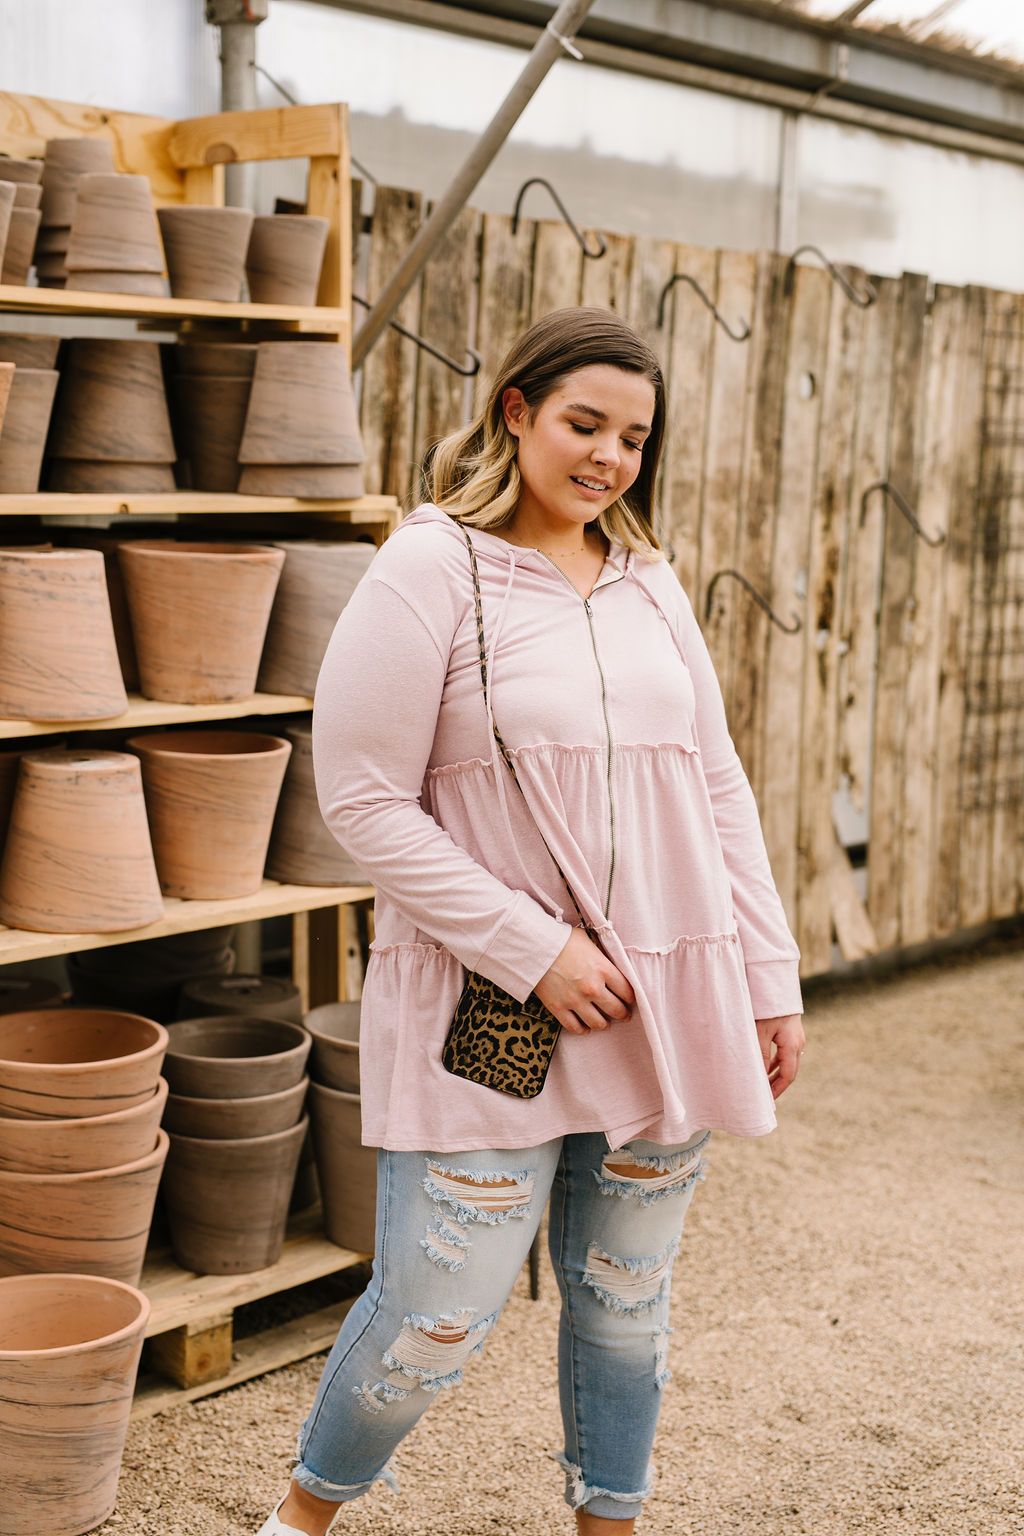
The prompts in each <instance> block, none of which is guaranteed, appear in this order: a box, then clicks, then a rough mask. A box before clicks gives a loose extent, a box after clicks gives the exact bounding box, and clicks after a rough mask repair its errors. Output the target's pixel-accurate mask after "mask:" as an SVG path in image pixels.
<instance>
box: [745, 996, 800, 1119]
mask: <svg viewBox="0 0 1024 1536" xmlns="http://www.w3.org/2000/svg"><path fill="white" fill-rule="evenodd" d="M802 1021H803V1014H800V1013H789V1014H784V1015H783V1016H782V1017H781V1018H778V1019H757V1020H755V1023H756V1024H757V1038H758V1040H759V1041H760V1045H761V1056H762V1057H763V1059H764V1069H765V1071H766V1072H767V1073H768V1081H769V1083H770V1084H771V1090H772V1098H773V1099H777V1098H778V1097H779V1094H780V1093H785V1091H786V1089H787V1088H788V1087H789V1085H790V1083H791V1082H792V1081H793V1079H794V1078H795V1077H796V1075H797V1072H798V1071H799V1070H800V1057H801V1056H802V1055H803V1053H804V1049H805V1047H806V1045H807V1037H806V1036H805V1034H804V1026H803V1022H802ZM773 1045H774V1047H775V1050H774V1053H773V1051H772V1046H773Z"/></svg>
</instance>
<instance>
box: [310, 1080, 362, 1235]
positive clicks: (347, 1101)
mask: <svg viewBox="0 0 1024 1536" xmlns="http://www.w3.org/2000/svg"><path fill="white" fill-rule="evenodd" d="M309 1116H310V1119H311V1120H312V1122H313V1145H314V1146H315V1148H316V1170H317V1174H318V1176H319V1179H320V1198H321V1200H322V1202H323V1210H324V1231H325V1233H326V1234H327V1237H328V1238H329V1239H330V1241H331V1242H332V1243H337V1245H338V1247H339V1248H349V1249H351V1250H352V1252H353V1253H372V1252H373V1250H374V1226H375V1216H376V1208H377V1149H376V1147H364V1146H363V1144H362V1117H361V1109H360V1102H359V1095H358V1094H356V1093H341V1092H339V1090H338V1089H336V1088H325V1087H323V1085H322V1084H320V1083H310V1085H309Z"/></svg>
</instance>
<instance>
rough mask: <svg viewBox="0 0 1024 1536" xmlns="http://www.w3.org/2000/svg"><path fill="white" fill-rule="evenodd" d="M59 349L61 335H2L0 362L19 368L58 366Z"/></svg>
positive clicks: (0, 338) (0, 337)
mask: <svg viewBox="0 0 1024 1536" xmlns="http://www.w3.org/2000/svg"><path fill="white" fill-rule="evenodd" d="M59 350H60V337H59V336H14V335H0V363H16V364H17V365H18V367H19V368H43V369H52V368H56V366H57V353H58V352H59Z"/></svg>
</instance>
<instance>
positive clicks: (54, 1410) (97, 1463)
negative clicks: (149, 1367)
mask: <svg viewBox="0 0 1024 1536" xmlns="http://www.w3.org/2000/svg"><path fill="white" fill-rule="evenodd" d="M149 1314H150V1305H149V1299H148V1297H146V1296H144V1295H143V1293H142V1292H141V1291H139V1290H137V1289H136V1288H135V1287H134V1286H130V1285H123V1284H120V1283H119V1282H117V1281H116V1280H107V1279H101V1278H99V1277H96V1276H91V1275H29V1276H26V1277H24V1278H22V1277H15V1278H12V1279H7V1280H3V1281H0V1487H2V1488H3V1490H4V1493H3V1497H4V1506H5V1507H4V1527H3V1528H4V1532H5V1536H43V1533H44V1532H45V1533H46V1536H79V1533H80V1532H83V1531H91V1530H94V1529H95V1527H96V1526H98V1525H100V1524H102V1522H103V1521H104V1520H106V1518H107V1516H108V1515H110V1514H111V1512H112V1511H113V1509H114V1504H115V1501H116V1498H117V1484H118V1479H119V1477H120V1473H121V1458H122V1456H123V1454H124V1443H125V1439H126V1436H127V1433H128V1421H129V1418H130V1415H131V1407H132V1395H133V1393H134V1391H135V1379H136V1376H137V1374H138V1368H139V1357H140V1355H141V1352H142V1340H143V1335H144V1333H145V1330H146V1325H147V1324H148V1322H149Z"/></svg>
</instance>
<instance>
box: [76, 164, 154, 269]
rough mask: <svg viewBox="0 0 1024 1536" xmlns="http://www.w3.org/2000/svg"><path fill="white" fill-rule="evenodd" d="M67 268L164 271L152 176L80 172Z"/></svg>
mask: <svg viewBox="0 0 1024 1536" xmlns="http://www.w3.org/2000/svg"><path fill="white" fill-rule="evenodd" d="M75 190H76V196H75V208H74V213H73V214H72V218H71V238H70V240H69V242H68V253H67V257H66V258H65V260H66V264H67V269H68V272H69V273H70V272H88V271H95V270H100V271H107V272H150V273H154V274H157V275H159V274H161V273H162V272H163V270H164V260H163V250H162V247H161V244H160V231H159V228H158V226H157V222H156V215H155V213H154V211H153V193H152V189H151V188H150V185H149V177H148V176H124V175H119V174H117V173H116V172H107V171H87V172H85V173H84V174H83V175H81V176H79V178H78V184H77V187H76V189H75Z"/></svg>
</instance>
